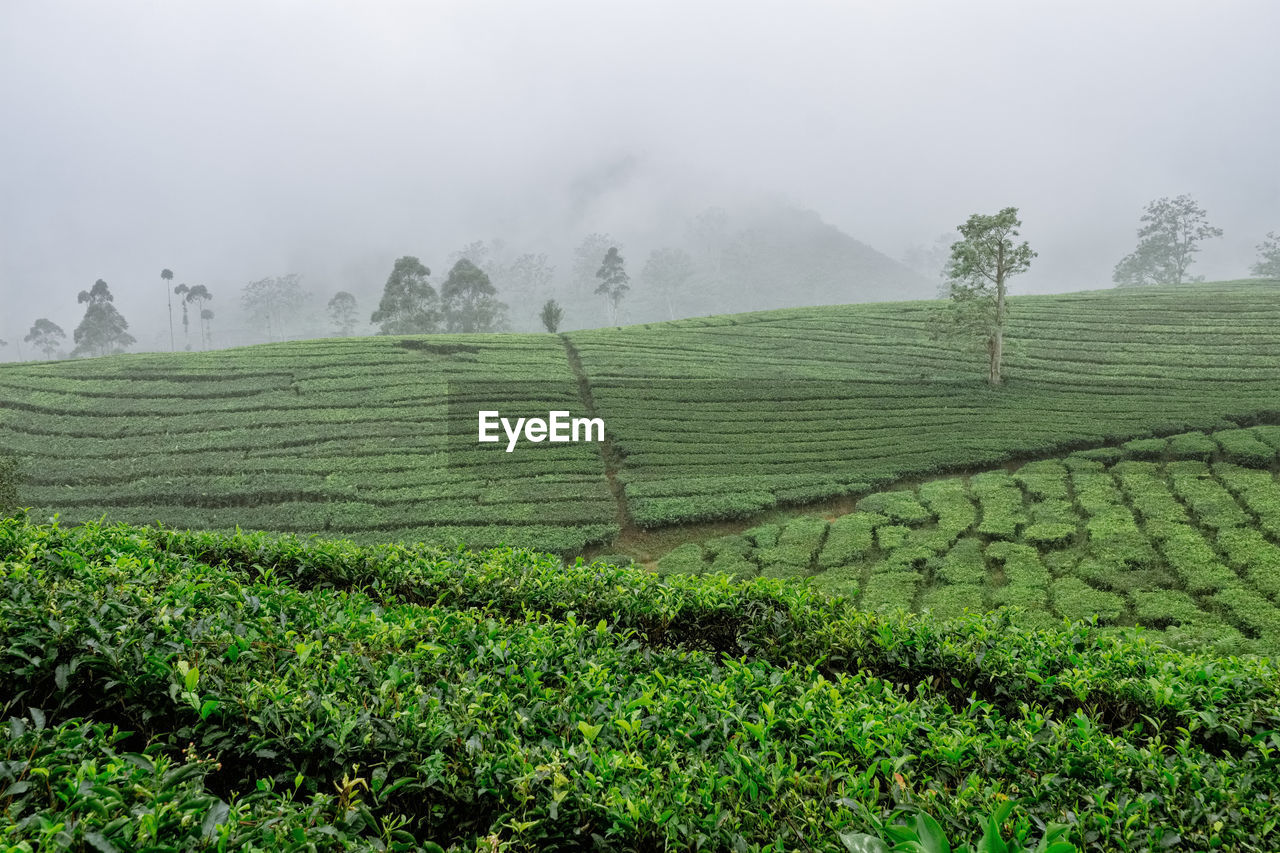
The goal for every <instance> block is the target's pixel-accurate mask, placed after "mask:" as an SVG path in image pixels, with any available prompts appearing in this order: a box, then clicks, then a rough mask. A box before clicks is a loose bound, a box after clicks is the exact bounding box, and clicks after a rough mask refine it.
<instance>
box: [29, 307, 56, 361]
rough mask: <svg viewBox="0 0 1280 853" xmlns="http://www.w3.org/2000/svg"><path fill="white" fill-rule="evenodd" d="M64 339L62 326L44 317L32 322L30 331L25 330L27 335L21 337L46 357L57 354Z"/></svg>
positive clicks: (49, 357)
mask: <svg viewBox="0 0 1280 853" xmlns="http://www.w3.org/2000/svg"><path fill="white" fill-rule="evenodd" d="M66 339H67V333H66V332H64V331H62V327H61V326H59V325H58V324H57V323H55V322H53V321H52V320H48V319H46V318H44V317H41V318H40V319H39V320H36V321H35V322H34V323H32V324H31V331H29V332H27V336H26V337H25V338H23V340H24V341H26V342H27V343H29V344H31V345H32V346H33V347H35V348H36V349H38V350H40V352H42V353H44V357H45V358H48V359H51V358H53V357H54V356H55V355H56V354H57V352H58V350H59V349H60V348H61V347H62V342H63V341H65V340H66Z"/></svg>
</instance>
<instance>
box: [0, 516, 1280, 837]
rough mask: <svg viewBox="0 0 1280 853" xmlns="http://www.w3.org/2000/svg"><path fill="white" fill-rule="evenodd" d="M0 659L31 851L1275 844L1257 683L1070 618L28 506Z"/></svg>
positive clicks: (1013, 552)
mask: <svg viewBox="0 0 1280 853" xmlns="http://www.w3.org/2000/svg"><path fill="white" fill-rule="evenodd" d="M1003 553H1004V556H1003V558H1002V559H1003V560H1004V561H1005V562H1006V563H1011V562H1013V561H1014V560H1015V559H1024V558H1027V557H1028V556H1029V555H1028V554H1026V552H1024V551H1020V550H1018V549H1017V548H1013V547H1012V546H1010V547H1008V548H1006V549H1005V550H1004V552H1003ZM1010 574H1011V575H1012V574H1014V573H1013V572H1010ZM1032 574H1033V575H1037V576H1038V573H1035V572H1032ZM1037 579H1039V577H1037ZM0 649H3V654H0V697H3V701H4V709H3V710H4V713H5V715H6V716H8V717H10V718H12V720H13V722H10V723H9V724H8V731H7V732H3V733H2V734H0V755H3V761H0V810H3V811H4V814H5V816H6V821H5V823H4V829H0V832H3V833H5V834H4V835H3V836H2V837H3V839H4V841H5V843H6V844H8V845H10V846H14V847H17V848H19V849H24V848H30V849H36V848H37V847H38V848H39V849H47V848H58V847H61V848H74V847H97V848H98V849H105V846H106V845H107V844H110V845H111V846H112V847H113V848H114V849H119V850H140V849H144V848H145V849H160V848H169V849H255V848H256V849H270V850H274V849H299V850H301V849H407V848H413V849H423V848H427V849H436V848H431V847H428V845H439V846H440V847H443V848H454V849H457V850H467V851H471V850H476V849H485V850H499V849H505V850H525V849H530V850H531V849H543V850H579V849H584V848H594V849H605V850H609V849H615V850H637V849H681V850H683V849H688V850H693V849H725V850H737V849H741V850H765V849H770V850H781V849H784V848H785V849H812V850H820V851H847V850H850V849H860V848H858V847H856V846H852V845H855V844H856V845H862V846H863V847H862V848H861V849H880V848H878V847H876V846H875V844H876V843H878V844H882V845H886V846H887V845H896V844H900V843H905V842H904V839H907V838H908V836H909V835H911V834H912V833H914V834H915V837H917V838H918V837H919V833H920V832H921V831H924V832H926V834H928V835H929V836H930V837H933V838H937V837H940V836H942V835H945V836H946V837H947V838H948V839H950V842H951V843H952V844H954V845H955V847H956V848H958V847H959V846H960V845H962V844H973V843H978V842H981V843H983V844H986V845H987V846H988V847H987V849H996V848H991V847H990V845H991V844H992V843H994V840H993V838H994V836H993V826H994V834H995V835H999V836H1001V837H1002V838H1004V839H1010V840H1011V841H1010V842H1009V843H1012V844H1016V845H1017V846H1015V847H1014V848H1013V849H1021V848H1022V847H1030V848H1034V847H1035V845H1036V841H1037V839H1039V838H1041V837H1045V838H1053V839H1055V840H1056V841H1058V842H1062V843H1064V844H1069V845H1070V846H1071V847H1075V848H1079V849H1084V850H1113V849H1129V850H1135V851H1146V850H1152V851H1154V850H1168V849H1174V850H1177V849H1187V850H1199V849H1209V848H1222V849H1258V850H1264V849H1274V848H1275V846H1276V844H1277V842H1278V841H1280V837H1278V836H1277V829H1276V827H1277V824H1278V822H1280V805H1277V803H1280V774H1277V773H1275V772H1274V767H1273V764H1274V761H1275V754H1276V752H1275V751H1276V750H1277V749H1280V742H1277V735H1276V732H1277V731H1280V695H1277V693H1278V691H1280V677H1278V676H1280V672H1278V671H1277V670H1276V668H1275V664H1274V663H1273V662H1271V661H1268V660H1266V659H1263V658H1257V657H1235V658H1218V657H1213V656H1211V655H1207V654H1204V653H1196V652H1179V651H1173V650H1171V649H1167V648H1164V647H1163V646H1162V645H1161V644H1159V643H1157V642H1153V641H1152V640H1151V638H1150V637H1148V636H1146V635H1144V634H1142V633H1124V634H1120V633H1114V632H1107V631H1103V630H1100V629H1098V628H1097V627H1095V626H1091V625H1088V624H1080V623H1077V624H1074V625H1066V624H1063V625H1060V626H1058V627H1055V628H1052V629H1048V630H1029V629H1027V628H1025V627H1023V626H1021V625H1020V624H1019V623H1018V622H1017V621H1015V620H1014V619H1012V618H1010V615H1009V614H1005V615H995V616H983V615H979V614H974V615H966V616H959V617H958V618H956V619H954V620H951V621H948V622H945V623H940V622H938V621H937V620H935V619H933V618H930V617H919V616H909V615H885V616H877V615H875V614H871V613H866V612H863V611H859V610H856V609H854V608H853V607H852V606H851V604H850V602H849V601H848V600H847V599H844V598H841V597H836V598H829V597H827V596H825V595H823V594H821V593H819V592H817V591H815V590H812V589H810V588H809V587H808V586H807V585H805V584H796V583H789V582H783V581H777V580H771V579H757V580H752V581H748V582H743V583H732V582H730V581H728V580H727V579H725V578H723V577H718V576H714V575H712V576H708V577H690V576H681V575H669V576H665V577H660V576H656V575H653V574H649V573H646V572H644V571H641V570H638V569H634V568H626V567H619V566H616V565H611V564H606V563H593V564H583V563H578V564H575V565H571V566H564V565H562V564H561V563H560V561H559V560H557V559H554V558H552V557H549V556H546V555H539V554H536V553H533V552H529V551H521V550H515V549H504V550H495V551H488V552H477V553H473V552H467V551H461V550H457V551H445V550H439V549H433V548H429V547H407V546H383V547H379V548H361V547H358V546H354V545H352V544H350V543H343V542H323V541H317V542H313V543H302V542H299V541H297V540H294V539H290V538H269V537H264V536H261V535H234V536H223V535H218V534H199V533H180V532H175V531H158V530H154V529H147V528H130V527H124V526H111V527H99V526H96V525H89V526H84V527H78V528H70V529H64V528H59V527H55V526H48V525H39V524H35V523H32V522H31V521H30V520H28V519H26V518H15V519H9V520H5V521H2V522H0ZM123 732H130V733H131V734H128V735H124V734H121V733H123ZM1134 791H1145V792H1148V793H1149V794H1150V796H1141V797H1135V796H1133V792H1134ZM1056 823H1062V824H1064V825H1065V826H1064V828H1063V829H1062V830H1058V829H1056V828H1054V826H1053V825H1054V824H1056ZM984 836H985V837H986V839H987V840H986V841H983V837H984ZM1019 839H1021V840H1019ZM1002 843H1003V842H1002ZM866 845H871V846H869V847H868V846H866ZM890 849H892V848H890ZM902 849H907V848H902ZM938 849H942V848H940V847H939V848H938ZM999 849H1006V847H1001V848H999ZM1054 849H1055V850H1057V849H1062V850H1066V849H1068V848H1067V847H1061V848H1054Z"/></svg>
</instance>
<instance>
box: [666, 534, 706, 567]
mask: <svg viewBox="0 0 1280 853" xmlns="http://www.w3.org/2000/svg"><path fill="white" fill-rule="evenodd" d="M706 568H707V564H706V562H705V561H704V560H703V558H702V546H701V545H699V544H697V543H696V542H686V543H684V544H683V545H677V546H676V547H675V548H673V549H671V550H670V551H668V552H667V553H666V554H664V555H663V556H662V558H661V559H660V560H658V571H659V572H660V573H661V574H664V575H666V574H682V575H700V574H702V573H703V572H704V571H706Z"/></svg>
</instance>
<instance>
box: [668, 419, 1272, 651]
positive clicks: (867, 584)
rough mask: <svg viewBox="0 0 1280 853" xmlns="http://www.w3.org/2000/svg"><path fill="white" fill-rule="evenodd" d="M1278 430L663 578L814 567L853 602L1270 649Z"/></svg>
mask: <svg viewBox="0 0 1280 853" xmlns="http://www.w3.org/2000/svg"><path fill="white" fill-rule="evenodd" d="M1278 455H1280V427H1275V426H1257V427H1252V428H1248V429H1231V430H1222V431H1219V432H1216V433H1214V434H1212V435H1209V434H1205V433H1198V432H1190V433H1183V434H1180V435H1175V436H1172V437H1170V438H1168V439H1164V438H1151V439H1136V440H1134V441H1130V442H1128V443H1127V444H1125V445H1123V446H1122V447H1117V448H1107V449H1105V450H1095V451H1083V452H1080V453H1077V454H1073V455H1071V456H1067V457H1065V458H1062V459H1048V460H1041V461H1036V462H1030V463H1027V464H1025V465H1022V466H1020V467H1017V468H1014V469H1013V470H1004V469H998V470H994V471H987V472H984V473H981V474H976V475H974V476H971V477H967V478H965V477H951V478H941V479H936V480H930V481H927V482H925V483H923V484H921V485H919V486H918V487H915V488H910V489H899V490H892V491H884V492H876V493H873V494H871V495H868V496H866V497H864V498H862V499H861V500H860V501H859V502H858V505H857V511H856V512H851V513H848V514H845V515H841V516H838V517H836V518H835V519H834V520H831V521H828V520H827V519H825V518H822V517H818V516H804V515H802V516H798V517H795V518H792V519H790V520H786V521H782V522H779V523H769V524H762V525H759V526H756V527H752V528H750V529H747V530H745V531H743V532H742V533H740V534H730V535H726V536H719V537H715V538H708V539H706V540H705V541H702V542H689V543H686V544H684V545H680V546H679V547H676V548H675V549H673V550H672V551H670V552H669V553H668V554H666V556H664V557H663V558H662V559H661V560H660V561H659V562H658V569H659V571H661V572H664V573H672V572H679V573H687V574H699V575H701V574H714V573H727V574H730V575H732V576H734V577H740V578H750V577H757V576H764V577H776V578H791V579H802V578H812V579H813V580H814V582H815V583H817V584H818V585H819V586H821V587H823V588H825V589H827V590H829V591H832V592H835V593H840V594H843V595H846V596H848V597H850V598H851V599H853V600H854V601H855V602H856V603H857V604H858V606H859V607H861V608H863V609H866V610H893V609H905V610H913V611H926V610H927V611H930V612H931V613H933V615H934V616H935V617H937V618H940V619H950V618H955V617H958V616H961V615H963V613H964V611H965V610H966V609H968V610H973V611H984V610H994V609H997V608H1000V607H1002V606H1016V607H1018V608H1020V609H1022V610H1023V611H1024V612H1022V613H1020V614H1019V616H1018V620H1019V622H1020V624H1023V625H1027V626H1049V625H1053V624H1054V623H1057V622H1060V621H1062V620H1063V619H1068V620H1089V619H1094V618H1096V619H1097V621H1098V624H1100V625H1103V626H1133V625H1144V626H1147V627H1150V628H1155V629H1170V628H1173V629H1176V630H1173V631H1171V632H1170V633H1171V636H1173V637H1182V638H1187V639H1189V640H1191V641H1193V642H1194V641H1202V642H1209V643H1212V644H1216V645H1217V646H1218V647H1219V648H1220V649H1222V650H1223V651H1230V652H1239V651H1246V650H1248V651H1261V652H1265V653H1272V654H1274V653H1276V652H1280V607H1277V605H1280V544H1278V543H1280V480H1277V478H1276V475H1275V470H1276V462H1277V456H1278Z"/></svg>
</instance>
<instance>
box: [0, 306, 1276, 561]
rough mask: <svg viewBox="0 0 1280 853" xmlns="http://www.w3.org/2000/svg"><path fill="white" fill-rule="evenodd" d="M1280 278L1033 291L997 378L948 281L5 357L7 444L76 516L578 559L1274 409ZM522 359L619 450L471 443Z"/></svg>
mask: <svg viewBox="0 0 1280 853" xmlns="http://www.w3.org/2000/svg"><path fill="white" fill-rule="evenodd" d="M1277 292H1278V291H1277V287H1276V285H1275V284H1274V283H1261V282H1252V283H1249V282H1228V283H1217V284H1197V285H1193V286H1191V285H1189V286H1184V287H1167V288H1149V289H1140V290H1129V291H1104V292H1094V293H1079V294H1066V295H1060V296H1024V297H1016V298H1014V299H1013V300H1012V302H1011V304H1012V306H1013V310H1014V314H1013V315H1012V316H1013V319H1012V320H1011V326H1010V329H1009V335H1010V352H1009V356H1008V364H1007V373H1008V377H1009V382H1008V385H1007V386H1006V387H1004V388H1002V389H1000V390H998V391H993V390H990V389H987V388H985V387H983V386H982V384H981V383H980V382H977V381H975V380H974V376H976V375H978V374H979V371H978V369H977V368H978V366H976V365H975V364H974V363H973V361H972V356H971V355H970V354H967V353H965V352H962V351H960V350H957V349H955V348H954V347H953V346H951V345H948V344H943V343H939V342H935V341H932V340H930V339H929V336H928V329H927V322H926V321H927V316H928V312H929V310H930V309H931V307H932V305H933V303H928V302H918V303H897V304H875V305H850V306H830V307H824V308H810V309H794V310H788V311H776V312H766V313H759V314H747V315H724V316H718V317H708V318H698V319H694V320H685V321H677V322H673V323H660V324H650V325H649V326H637V327H627V328H623V329H606V330H597V331H590V332H574V333H570V334H568V335H565V336H561V337H558V336H555V335H490V336H431V337H428V338H414V337H407V338H399V337H390V338H367V339H347V340H333V341H308V342H298V343H289V344H270V345H261V346H258V347H246V348H241V349H236V350H227V351H222V352H210V353H190V354H179V355H170V354H145V355H129V356H119V357H110V358H105V359H92V360H86V361H81V362H74V363H67V362H57V363H51V364H22V365H5V366H3V367H0V396H2V397H3V398H4V400H5V401H6V403H9V404H10V405H8V406H6V407H4V408H3V409H0V446H2V447H5V448H8V449H9V450H11V451H13V452H14V453H15V454H16V455H17V456H18V458H19V464H20V466H21V473H22V475H23V485H22V488H21V491H20V494H19V503H20V504H21V505H28V506H35V507H40V508H41V511H42V512H44V513H45V514H46V515H47V514H49V513H51V512H55V511H56V512H62V513H63V514H64V516H65V517H66V518H68V519H69V520H87V519H91V518H97V517H100V516H101V515H102V514H103V513H104V512H109V513H110V515H111V517H113V518H118V519H120V520H124V521H129V522H133V523H150V522H153V521H160V522H164V523H166V524H170V525H174V526H194V527H198V528H201V529H210V528H212V529H221V528H231V527H233V526H234V525H240V526H242V527H245V528H256V529H268V530H277V531H285V532H297V533H327V534H333V535H342V536H350V537H356V538H360V539H362V540H365V541H375V540H385V539H398V540H416V539H423V538H432V537H435V538H437V539H439V540H440V541H442V542H446V541H452V540H463V541H466V542H468V543H469V544H471V545H473V546H486V545H492V544H498V543H507V544H517V545H522V546H529V547H537V548H539V549H542V550H550V551H555V552H557V553H561V554H563V555H576V554H581V553H584V551H586V550H587V549H590V548H602V549H604V550H614V545H613V544H611V543H615V542H620V541H621V540H625V539H626V538H627V537H628V536H629V535H631V534H634V533H635V532H637V530H639V529H640V528H653V529H658V528H663V527H668V526H671V525H679V524H688V523H694V522H709V521H715V520H718V519H740V518H750V517H755V516H759V515H760V514H761V513H762V512H767V511H770V510H773V509H776V508H778V507H790V506H797V505H804V504H807V503H812V502H814V501H823V500H839V499H841V498H847V497H849V496H854V495H861V494H865V493H866V492H867V491H869V490H873V489H875V488H882V487H884V486H886V485H889V484H891V483H895V482H900V481H902V480H903V479H908V478H919V477H924V476H935V475H938V474H942V473H947V472H953V471H957V470H972V469H973V468H975V467H978V466H984V465H986V466H990V465H998V464H1004V463H1005V462H1007V461H1009V460H1010V459H1023V458H1027V457H1031V456H1036V457H1039V456H1045V455H1049V454H1052V453H1059V452H1064V451H1068V450H1072V449H1078V448H1080V447H1090V446H1097V445H1099V444H1103V443H1109V442H1119V441H1123V440H1127V439H1130V438H1134V437H1139V436H1148V435H1154V434H1158V435H1166V434H1171V433H1177V432H1182V431H1186V430H1188V429H1221V428H1225V427H1228V426H1235V425H1237V423H1246V424H1247V423H1255V422H1264V421H1275V420H1276V419H1277V418H1278V417H1280V367H1277V363H1276V361H1275V359H1274V355H1273V354H1274V352H1276V351H1277V350H1280V299H1278V298H1277ZM435 338H438V340H436V339H435ZM566 342H568V343H569V344H570V346H569V347H566V346H565V343H566ZM570 350H571V351H572V353H574V354H575V357H576V363H573V359H571V358H570V357H569V353H570ZM497 379H501V381H502V382H504V383H506V385H507V386H508V387H511V388H517V387H519V386H520V385H521V384H522V383H523V384H528V383H550V384H539V385H538V386H537V387H538V388H539V389H540V390H539V391H538V394H537V395H535V396H540V397H546V398H547V399H551V398H554V399H555V401H557V402H556V405H560V404H561V403H563V404H565V405H566V406H567V407H570V408H574V407H576V406H577V405H578V404H579V403H580V402H581V401H582V400H584V399H590V401H591V403H592V407H593V408H594V409H595V410H596V411H597V413H598V414H599V415H600V416H601V417H603V418H604V420H605V422H606V425H607V427H608V438H609V452H608V453H606V454H605V455H604V457H603V458H602V455H601V454H600V453H599V452H598V451H597V449H596V448H594V447H590V446H581V445H575V446H571V447H567V448H566V449H563V450H560V449H557V450H555V451H554V452H553V453H534V454H532V455H529V456H528V457H521V454H519V453H517V454H513V455H512V456H510V457H508V456H507V454H504V453H502V452H501V451H499V452H497V453H495V454H490V455H487V456H486V455H485V454H484V453H482V452H476V451H471V452H468V453H462V452H459V451H458V450H457V448H449V447H448V446H447V442H446V440H445V439H446V435H445V434H444V433H445V430H446V426H447V423H448V417H447V415H448V411H447V410H448V406H447V391H448V389H449V388H450V387H454V386H451V383H455V384H456V383H464V384H465V383H479V384H480V385H484V384H485V383H489V382H491V381H494V380H497ZM513 383H514V384H513ZM525 396H527V395H525ZM503 399H504V400H506V401H507V402H509V403H510V404H511V405H512V406H524V405H528V404H529V403H530V402H531V401H530V400H528V399H525V398H524V397H521V395H520V394H519V393H518V392H517V391H516V390H511V391H510V393H509V396H508V397H505V398H503ZM534 402H539V401H534ZM546 403H547V400H540V404H541V405H544V406H545V405H546ZM144 413H145V414H144ZM1228 419H1233V420H1228ZM473 427H474V424H472V428H473ZM516 457H521V458H519V459H517V458H516Z"/></svg>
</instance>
